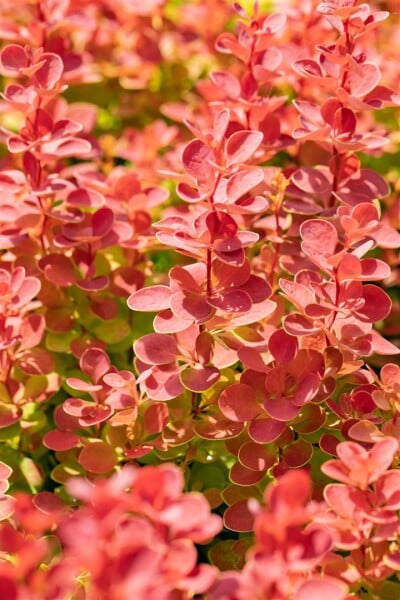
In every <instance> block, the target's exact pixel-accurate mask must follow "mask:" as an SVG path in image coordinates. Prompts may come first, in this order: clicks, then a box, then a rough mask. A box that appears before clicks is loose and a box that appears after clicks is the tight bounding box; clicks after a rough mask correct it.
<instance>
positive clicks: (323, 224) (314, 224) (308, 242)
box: [300, 219, 338, 258]
mask: <svg viewBox="0 0 400 600" xmlns="http://www.w3.org/2000/svg"><path fill="white" fill-rule="evenodd" d="M300 235H301V237H302V238H303V243H302V244H301V247H302V250H303V252H305V253H306V254H308V255H309V256H311V257H314V256H316V257H317V258H318V256H325V257H330V256H332V255H333V254H335V250H336V246H337V243H338V234H337V231H336V229H335V227H334V226H333V225H332V224H331V223H329V222H328V221H322V219H309V220H308V221H305V222H304V223H302V225H301V227H300Z"/></svg>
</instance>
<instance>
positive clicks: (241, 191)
mask: <svg viewBox="0 0 400 600" xmlns="http://www.w3.org/2000/svg"><path fill="white" fill-rule="evenodd" d="M262 181H264V173H263V171H262V170H261V169H247V170H243V171H239V173H235V174H234V175H232V177H230V178H229V179H228V183H227V186H226V193H227V196H228V201H229V202H230V203H234V202H236V201H237V200H239V198H241V197H242V196H244V195H245V194H247V193H248V192H250V191H251V190H253V189H254V188H255V187H256V186H257V185H258V184H260V183H261V182H262Z"/></svg>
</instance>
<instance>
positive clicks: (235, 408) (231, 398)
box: [218, 383, 260, 423]
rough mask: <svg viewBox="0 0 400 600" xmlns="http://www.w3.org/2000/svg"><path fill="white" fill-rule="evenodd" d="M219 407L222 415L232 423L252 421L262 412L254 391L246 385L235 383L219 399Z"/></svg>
mask: <svg viewBox="0 0 400 600" xmlns="http://www.w3.org/2000/svg"><path fill="white" fill-rule="evenodd" d="M218 406H219V408H220V410H221V412H222V414H223V415H224V416H225V417H227V418H228V419H230V420H231V421H237V422H239V423H244V422H245V421H252V420H253V419H254V418H255V417H256V416H257V415H258V413H259V412H260V408H259V406H258V402H257V399H256V394H255V392H254V390H253V389H252V388H251V387H250V386H249V385H247V384H245V383H234V384H232V385H230V386H229V387H227V388H226V389H225V390H224V391H223V392H222V394H221V395H220V397H219V400H218Z"/></svg>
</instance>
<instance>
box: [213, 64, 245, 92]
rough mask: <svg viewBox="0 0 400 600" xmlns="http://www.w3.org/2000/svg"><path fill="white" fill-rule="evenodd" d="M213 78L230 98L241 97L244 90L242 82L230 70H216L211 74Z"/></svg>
mask: <svg viewBox="0 0 400 600" xmlns="http://www.w3.org/2000/svg"><path fill="white" fill-rule="evenodd" d="M211 80H212V82H213V83H215V85H216V86H217V87H218V88H219V89H220V90H222V91H223V92H224V93H225V94H226V96H227V97H228V98H234V99H236V98H239V96H240V94H241V91H242V90H241V86H240V82H239V80H238V79H237V77H235V76H234V75H232V73H229V71H214V73H212V74H211Z"/></svg>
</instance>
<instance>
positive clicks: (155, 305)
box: [128, 285, 171, 312]
mask: <svg viewBox="0 0 400 600" xmlns="http://www.w3.org/2000/svg"><path fill="white" fill-rule="evenodd" d="M170 300H171V290H170V289H169V287H167V286H166V285H153V286H151V287H147V288H142V289H140V290H138V291H137V292H134V293H133V294H131V295H130V296H129V298H128V306H129V308H130V309H131V310H137V311H141V312H158V311H159V310H165V309H166V308H169V306H170Z"/></svg>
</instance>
